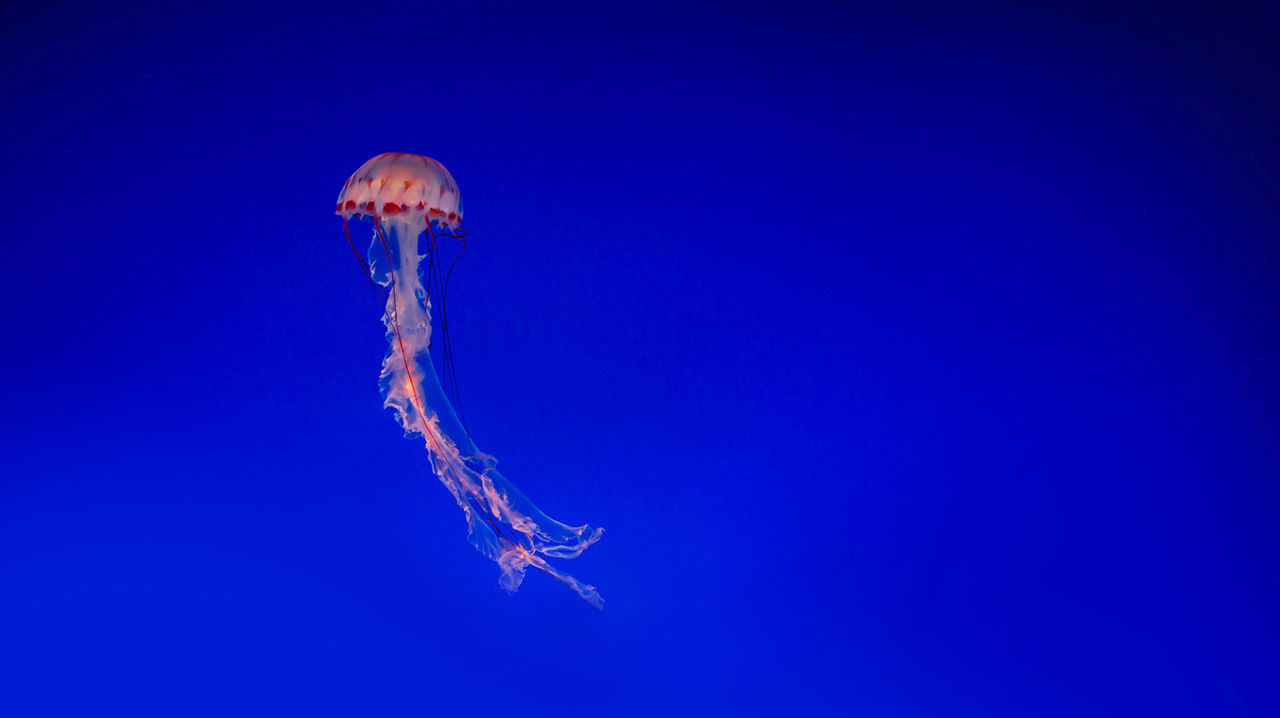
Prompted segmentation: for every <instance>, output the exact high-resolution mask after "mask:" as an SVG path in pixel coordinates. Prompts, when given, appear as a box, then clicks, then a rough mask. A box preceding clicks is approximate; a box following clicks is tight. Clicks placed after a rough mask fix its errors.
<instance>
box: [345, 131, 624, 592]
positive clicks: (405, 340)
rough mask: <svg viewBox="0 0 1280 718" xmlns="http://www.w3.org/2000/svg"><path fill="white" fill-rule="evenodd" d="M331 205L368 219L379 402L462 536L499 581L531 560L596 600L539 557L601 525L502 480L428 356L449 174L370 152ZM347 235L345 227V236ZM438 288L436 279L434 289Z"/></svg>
mask: <svg viewBox="0 0 1280 718" xmlns="http://www.w3.org/2000/svg"><path fill="white" fill-rule="evenodd" d="M337 214H338V215H340V216H341V217H342V222H343V228H344V230H347V229H348V223H349V221H350V220H351V219H352V218H353V217H367V218H369V219H371V220H372V221H373V225H374V237H373V243H372V246H371V247H370V249H369V252H368V258H369V261H368V262H367V263H366V262H365V261H364V257H362V256H361V255H360V252H359V251H358V250H356V256H357V257H358V258H359V259H360V260H361V265H362V266H363V268H364V271H365V272H366V273H367V274H368V276H369V277H370V280H371V282H370V283H371V285H372V286H373V287H374V291H375V293H377V294H378V297H379V301H380V302H382V304H383V318H382V321H383V324H384V325H385V327H386V336H387V340H388V343H389V344H390V347H389V348H388V351H387V355H386V357H385V358H384V359H383V362H382V375H381V378H380V382H379V383H380V386H381V388H382V396H383V400H384V406H386V407H387V408H389V409H392V410H393V412H394V414H395V416H396V419H397V420H398V421H399V422H400V425H401V426H402V427H404V430H405V433H406V435H408V436H410V437H412V436H421V437H423V440H424V443H425V444H426V447H427V449H428V452H429V454H430V461H431V467H432V469H433V471H434V472H435V474H436V477H437V478H439V479H440V482H441V483H443V484H444V485H445V487H446V488H448V489H449V492H450V493H452V494H453V497H454V499H455V500H456V501H457V502H458V506H460V507H461V508H462V511H463V513H464V514H465V515H466V520H467V528H468V538H469V539H470V541H471V543H472V544H473V545H474V546H475V547H476V548H477V549H478V550H479V551H480V552H481V553H483V554H485V555H486V556H488V557H489V558H491V559H493V560H494V561H496V562H497V563H498V566H499V569H500V571H501V575H500V578H499V583H500V584H501V585H502V587H503V588H505V589H507V590H508V591H513V592H514V591H515V590H516V589H517V588H519V586H520V583H521V581H522V580H523V578H524V572H525V569H526V568H527V567H529V566H533V567H534V568H537V569H540V570H542V571H544V572H546V573H547V574H548V575H550V576H552V577H553V578H555V579H556V580H557V581H559V582H560V583H562V584H563V585H565V586H566V587H568V588H570V589H572V590H573V591H575V592H576V593H577V594H578V595H579V596H580V597H582V599H583V600H585V601H587V602H588V603H590V604H592V605H594V606H596V607H597V608H600V607H602V606H603V600H602V599H601V598H600V595H599V593H597V592H596V590H595V588H594V587H592V586H590V585H587V584H585V583H582V582H581V581H578V580H577V579H575V578H573V577H572V576H570V575H568V574H566V573H564V572H562V571H560V570H558V569H557V568H555V567H554V566H552V565H551V564H549V563H548V562H547V560H546V559H547V558H548V557H552V558H573V557H576V556H578V555H579V554H581V553H582V552H583V550H585V549H586V548H587V547H588V546H590V545H591V544H593V543H595V542H596V541H597V540H599V538H600V536H601V535H602V534H603V533H604V529H601V528H592V527H591V526H589V525H583V526H569V525H566V524H563V523H560V522H559V521H556V520H555V519H552V518H551V517H549V516H547V515H546V514H545V513H543V512H542V511H541V510H539V509H538V507H537V506H535V505H534V504H533V502H532V501H530V500H529V499H528V498H527V497H525V496H524V494H522V493H521V492H520V490H519V489H517V488H516V487H515V485H514V484H512V483H511V482H510V481H508V480H507V479H506V478H505V477H504V476H503V475H502V474H501V472H499V471H498V469H497V467H496V463H497V462H496V461H495V460H494V459H493V457H491V456H488V455H486V454H484V453H483V452H481V451H480V450H479V449H477V448H476V446H475V444H474V443H473V442H472V441H471V437H470V435H469V434H468V432H467V430H466V426H465V425H464V423H463V422H462V421H461V420H459V418H458V413H457V412H456V411H455V410H454V406H453V404H452V403H451V402H450V401H449V397H448V394H447V393H446V391H445V388H444V386H443V385H442V384H441V382H440V378H439V375H438V374H437V373H436V371H435V366H434V364H433V362H432V360H431V353H430V347H431V339H432V336H431V335H432V325H431V310H432V298H433V297H432V294H433V288H432V286H431V281H430V277H431V272H430V271H428V273H427V276H428V284H427V286H426V287H424V286H423V281H422V260H423V259H429V258H430V257H431V256H432V253H433V252H434V251H435V241H436V233H437V232H439V231H441V230H443V229H449V230H455V231H456V230H458V229H459V225H460V223H461V221H462V199H461V194H460V193H459V191H458V185H457V183H456V182H455V181H454V179H453V176H452V175H450V174H449V171H448V170H447V169H445V167H444V165H442V164H440V163H439V162H437V161H435V160H433V159H431V158H430V157H423V156H421V155H413V154H407V153H400V152H395V153H387V154H382V155H378V156H377V157H374V158H373V159H371V160H369V161H368V162H366V163H364V165H362V166H361V167H360V169H358V170H356V172H355V174H353V175H351V178H350V179H348V180H347V183H346V185H344V186H343V188H342V192H341V194H339V195H338V205H337ZM350 236H351V235H350V232H349V231H347V238H348V240H350ZM453 236H457V235H453ZM420 238H425V239H426V241H427V243H428V254H427V255H420V254H419V239H420ZM352 249H355V246H354V244H353V245H352ZM442 290H443V287H442V286H441V284H440V283H439V282H437V285H436V287H435V289H434V292H435V293H436V294H439V293H441V292H442Z"/></svg>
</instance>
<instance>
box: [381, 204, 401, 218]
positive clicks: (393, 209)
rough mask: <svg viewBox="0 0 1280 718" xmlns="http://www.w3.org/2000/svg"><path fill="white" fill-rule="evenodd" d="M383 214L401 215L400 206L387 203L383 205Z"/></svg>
mask: <svg viewBox="0 0 1280 718" xmlns="http://www.w3.org/2000/svg"><path fill="white" fill-rule="evenodd" d="M382 213H383V214H385V215H387V216H391V215H393V214H400V205H398V204H392V203H390V202H387V203H386V204H384V205H382Z"/></svg>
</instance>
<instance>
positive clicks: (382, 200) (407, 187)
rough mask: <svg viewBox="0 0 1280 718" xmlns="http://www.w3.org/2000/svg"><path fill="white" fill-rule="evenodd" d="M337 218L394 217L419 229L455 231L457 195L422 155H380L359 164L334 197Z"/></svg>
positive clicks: (452, 184)
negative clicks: (435, 225)
mask: <svg viewBox="0 0 1280 718" xmlns="http://www.w3.org/2000/svg"><path fill="white" fill-rule="evenodd" d="M336 213H337V214H339V215H341V216H342V220H343V221H344V222H345V221H347V220H349V219H351V218H352V217H359V216H364V217H370V218H373V217H385V218H387V219H390V218H392V217H395V218H396V219H397V221H398V222H405V223H408V224H410V225H417V226H419V230H418V231H422V230H423V229H425V228H426V226H427V225H428V224H429V223H431V222H434V223H436V224H437V225H439V226H441V227H446V228H449V229H457V227H458V225H459V224H460V223H461V222H462V193H461V192H459V191H458V183H457V182H455V181H454V179H453V175H451V174H449V170H447V169H445V166H444V165H442V164H440V163H439V162H437V161H436V160H433V159H431V158H430V157H423V156H422V155H414V154H409V153H408V152H386V153H383V154H380V155H378V156H377V157H374V158H373V159H371V160H369V161H368V162H365V163H364V164H363V165H360V169H358V170H356V171H355V173H354V174H352V175H351V177H350V178H349V179H348V180H347V183H346V184H345V185H343V186H342V192H341V193H339V194H338V207H337V212H336Z"/></svg>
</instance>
